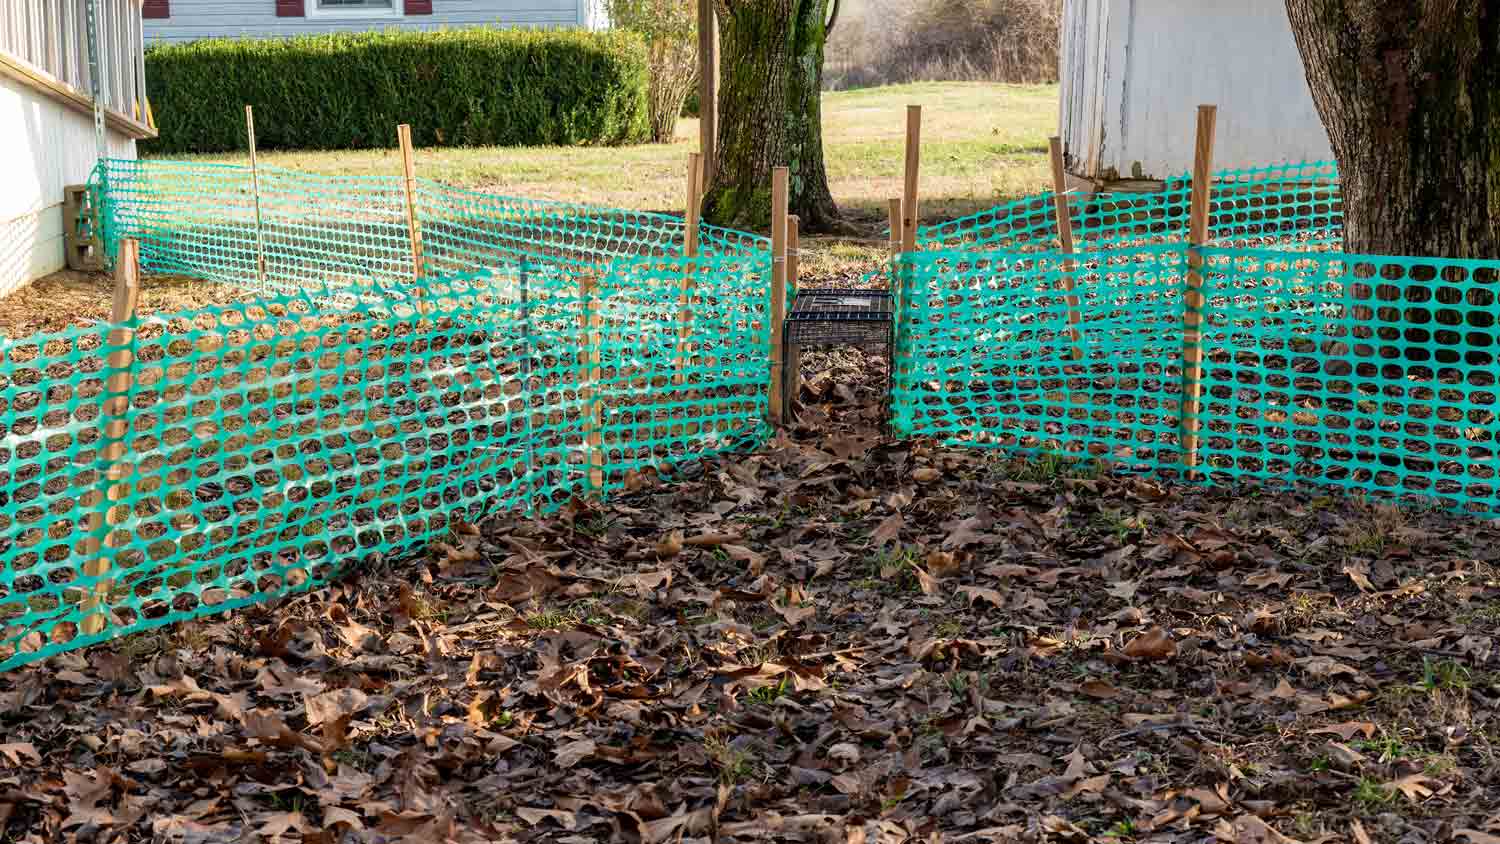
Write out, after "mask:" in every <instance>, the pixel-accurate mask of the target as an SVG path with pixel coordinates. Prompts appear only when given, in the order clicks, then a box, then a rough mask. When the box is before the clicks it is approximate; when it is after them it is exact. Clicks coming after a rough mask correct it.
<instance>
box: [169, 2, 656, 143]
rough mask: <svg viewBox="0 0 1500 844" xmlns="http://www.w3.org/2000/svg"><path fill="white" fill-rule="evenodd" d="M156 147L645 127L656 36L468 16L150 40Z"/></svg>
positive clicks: (514, 136) (440, 138)
mask: <svg viewBox="0 0 1500 844" xmlns="http://www.w3.org/2000/svg"><path fill="white" fill-rule="evenodd" d="M146 84H147V90H148V91H150V96H151V105H152V110H153V112H154V114H155V117H156V122H157V127H158V129H159V131H160V137H159V138H158V139H157V140H154V141H150V142H148V143H147V144H146V145H145V147H144V151H145V152H147V153H154V154H171V153H185V152H227V151H230V150H242V149H246V142H245V104H246V103H248V104H250V105H253V106H255V136H256V144H257V146H258V147H259V148H261V149H366V148H374V147H389V146H391V145H393V144H394V143H395V137H396V125H397V124H398V123H410V124H411V126H412V140H413V143H415V144H417V145H419V146H427V145H434V144H439V145H447V146H486V145H500V146H523V145H524V146H531V145H540V144H565V145H573V144H622V143H632V142H638V141H642V140H644V139H645V138H646V135H647V123H646V50H645V46H644V45H643V44H642V42H641V41H640V39H639V38H638V37H637V36H635V35H632V34H630V33H626V32H585V31H581V30H527V29H503V30H502V29H492V28H479V29H462V30H439V31H430V32H417V31H402V30H389V31H386V32H362V33H332V34H327V35H312V36H300V37H296V38H287V39H264V40H260V39H217V38H216V39H207V40H203V41H195V42H191V43H187V44H172V45H166V46H160V47H153V48H151V49H149V50H148V51H147V52H146Z"/></svg>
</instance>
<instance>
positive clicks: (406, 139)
mask: <svg viewBox="0 0 1500 844" xmlns="http://www.w3.org/2000/svg"><path fill="white" fill-rule="evenodd" d="M396 139H397V140H398V141H400V142H401V170H402V173H403V175H404V176H405V182H406V228H407V230H408V231H410V232H411V270H412V278H413V279H421V278H422V270H423V267H422V223H421V221H419V220H418V219H417V164H416V161H415V160H414V159H413V157H412V148H411V126H410V124H406V123H402V124H401V125H400V126H397V127H396Z"/></svg>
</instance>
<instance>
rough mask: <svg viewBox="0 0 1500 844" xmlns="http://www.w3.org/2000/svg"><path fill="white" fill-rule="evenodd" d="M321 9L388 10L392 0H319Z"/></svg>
mask: <svg viewBox="0 0 1500 844" xmlns="http://www.w3.org/2000/svg"><path fill="white" fill-rule="evenodd" d="M317 3H318V8H319V9H330V10H342V9H375V10H378V11H388V10H389V9H390V8H391V0H317Z"/></svg>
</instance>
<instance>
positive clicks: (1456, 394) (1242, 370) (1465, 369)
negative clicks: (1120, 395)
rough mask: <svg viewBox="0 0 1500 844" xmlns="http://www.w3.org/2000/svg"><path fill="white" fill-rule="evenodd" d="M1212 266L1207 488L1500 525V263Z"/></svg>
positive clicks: (1349, 260) (1284, 257)
mask: <svg viewBox="0 0 1500 844" xmlns="http://www.w3.org/2000/svg"><path fill="white" fill-rule="evenodd" d="M1206 261H1207V266H1206V271H1205V273H1204V287H1203V289H1204V292H1205V294H1206V295H1207V297H1208V298H1207V306H1206V308H1205V311H1204V321H1205V329H1204V335H1203V344H1204V350H1205V361H1204V392H1203V410H1202V414H1201V418H1202V419H1203V424H1204V430H1203V433H1202V442H1201V445H1200V454H1201V457H1202V462H1201V465H1200V469H1201V470H1203V471H1204V472H1206V473H1207V476H1208V478H1209V479H1210V480H1213V481H1217V482H1220V483H1227V482H1230V481H1233V480H1234V479H1236V478H1239V477H1254V478H1270V479H1278V480H1287V481H1306V482H1311V483H1314V484H1318V485H1326V486H1335V487H1344V488H1348V489H1358V490H1363V491H1366V492H1370V493H1377V494H1384V495H1389V496H1392V497H1398V498H1401V497H1404V498H1410V499H1413V500H1420V501H1425V502H1429V503H1436V504H1439V505H1442V506H1446V507H1449V508H1456V509H1464V510H1469V511H1472V512H1480V513H1488V514H1500V482H1497V479H1496V476H1495V472H1496V461H1497V459H1500V453H1497V450H1496V436H1497V434H1500V420H1497V418H1496V412H1497V411H1500V401H1497V399H1500V390H1497V387H1496V376H1497V373H1500V370H1497V368H1496V357H1495V339H1496V332H1495V313H1496V308H1495V305H1496V301H1495V294H1496V291H1497V289H1500V262H1492V261H1460V260H1449V259H1442V258H1393V257H1384V256H1363V255H1346V254H1342V253H1319V254H1287V253H1284V252H1275V251H1265V250H1261V251H1255V250H1210V251H1209V252H1207V253H1206Z"/></svg>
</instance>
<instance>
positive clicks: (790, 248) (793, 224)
mask: <svg viewBox="0 0 1500 844" xmlns="http://www.w3.org/2000/svg"><path fill="white" fill-rule="evenodd" d="M801 229H802V218H800V217H798V216H797V215H796V214H793V215H791V216H789V217H787V220H786V281H787V286H788V287H789V288H790V289H791V291H792V295H793V296H795V295H796V294H797V275H798V273H800V272H801V271H802V233H801ZM784 319H785V316H784V315H783V320H784ZM786 354H787V361H786V366H787V373H786V406H787V407H789V408H795V407H796V404H797V395H798V393H800V392H801V390H802V346H801V344H798V345H794V346H792V347H791V348H790V349H787V350H786Z"/></svg>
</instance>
